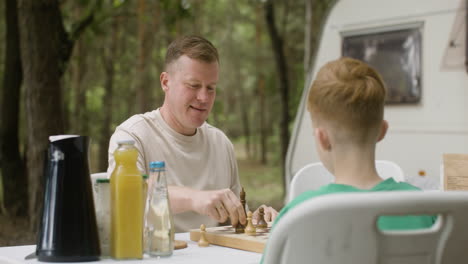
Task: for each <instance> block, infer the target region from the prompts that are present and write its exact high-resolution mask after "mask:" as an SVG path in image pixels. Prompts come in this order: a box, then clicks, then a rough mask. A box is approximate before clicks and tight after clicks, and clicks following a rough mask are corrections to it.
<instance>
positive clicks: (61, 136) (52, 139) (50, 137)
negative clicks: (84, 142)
mask: <svg viewBox="0 0 468 264" xmlns="http://www.w3.org/2000/svg"><path fill="white" fill-rule="evenodd" d="M74 137H79V135H53V136H49V141H50V142H54V141H57V140H62V139H66V138H74Z"/></svg>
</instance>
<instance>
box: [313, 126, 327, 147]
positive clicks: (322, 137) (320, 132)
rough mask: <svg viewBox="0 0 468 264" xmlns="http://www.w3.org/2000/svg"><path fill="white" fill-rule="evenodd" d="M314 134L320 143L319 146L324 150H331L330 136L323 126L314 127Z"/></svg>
mask: <svg viewBox="0 0 468 264" xmlns="http://www.w3.org/2000/svg"><path fill="white" fill-rule="evenodd" d="M314 134H315V137H316V138H317V142H318V144H319V145H320V148H322V149H323V150H326V151H329V150H331V144H330V138H329V136H328V133H327V131H326V130H325V129H324V128H322V127H316V128H315V129H314Z"/></svg>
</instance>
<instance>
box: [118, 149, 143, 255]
mask: <svg viewBox="0 0 468 264" xmlns="http://www.w3.org/2000/svg"><path fill="white" fill-rule="evenodd" d="M117 143H118V148H117V149H116V150H115V152H114V159H115V162H116V165H115V169H114V171H113V172H112V174H111V177H110V185H111V241H110V242H111V250H110V254H111V257H112V258H114V259H141V258H143V209H144V208H143V199H142V196H143V182H142V181H143V179H142V177H141V173H140V171H139V170H138V168H137V165H136V164H137V159H138V150H137V149H136V148H135V146H134V144H135V141H133V140H122V141H118V142H117Z"/></svg>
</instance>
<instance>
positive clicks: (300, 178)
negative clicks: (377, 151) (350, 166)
mask: <svg viewBox="0 0 468 264" xmlns="http://www.w3.org/2000/svg"><path fill="white" fill-rule="evenodd" d="M375 166H376V169H377V173H378V174H379V176H380V177H382V178H383V179H388V178H390V177H393V179H395V181H397V182H401V181H405V175H404V173H403V170H402V169H401V168H400V166H398V165H397V164H396V163H394V162H392V161H388V160H376V161H375ZM334 179H335V177H334V176H333V175H332V174H331V173H330V172H329V171H328V170H327V169H326V168H325V166H323V164H322V163H321V162H315V163H311V164H308V165H306V166H304V167H303V168H301V169H300V170H299V171H297V172H296V174H295V175H294V177H293V178H292V180H291V183H290V184H289V186H290V187H289V192H288V193H289V195H288V201H292V200H293V199H294V198H295V197H297V196H298V195H299V194H301V193H303V192H305V191H308V190H316V189H318V188H320V187H321V186H323V185H326V184H329V183H332V182H333V181H334Z"/></svg>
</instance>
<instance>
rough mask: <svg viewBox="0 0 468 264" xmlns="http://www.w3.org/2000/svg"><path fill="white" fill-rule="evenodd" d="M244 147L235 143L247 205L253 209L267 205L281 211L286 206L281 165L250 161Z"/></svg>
mask: <svg viewBox="0 0 468 264" xmlns="http://www.w3.org/2000/svg"><path fill="white" fill-rule="evenodd" d="M243 146H244V145H243V144H241V143H240V142H236V143H234V147H235V149H236V156H237V164H238V167H239V177H240V182H241V185H242V186H243V187H244V190H245V193H246V200H247V204H248V205H249V207H250V208H251V209H256V208H257V207H258V206H260V205H262V204H266V205H268V206H272V207H273V208H275V209H276V210H278V211H279V210H280V209H281V208H282V207H283V205H284V200H283V196H284V192H283V185H282V172H281V166H280V164H267V165H263V164H261V163H260V162H259V161H257V160H252V159H248V158H247V157H246V156H247V155H246V154H245V151H244V148H243Z"/></svg>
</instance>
